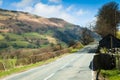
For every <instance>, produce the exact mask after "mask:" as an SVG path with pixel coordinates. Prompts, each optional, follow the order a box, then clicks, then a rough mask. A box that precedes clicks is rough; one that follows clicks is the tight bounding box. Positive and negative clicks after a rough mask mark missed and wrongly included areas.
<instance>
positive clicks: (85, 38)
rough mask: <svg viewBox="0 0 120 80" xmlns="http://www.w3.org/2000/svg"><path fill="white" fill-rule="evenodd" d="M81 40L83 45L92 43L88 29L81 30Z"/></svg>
mask: <svg viewBox="0 0 120 80" xmlns="http://www.w3.org/2000/svg"><path fill="white" fill-rule="evenodd" d="M81 40H82V43H83V44H84V45H87V44H89V43H90V42H93V41H94V39H93V37H92V34H91V31H90V30H89V29H88V28H83V31H82V36H81Z"/></svg>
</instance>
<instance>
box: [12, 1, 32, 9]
mask: <svg viewBox="0 0 120 80" xmlns="http://www.w3.org/2000/svg"><path fill="white" fill-rule="evenodd" d="M33 1H34V0H21V1H20V2H14V3H13V4H12V5H13V6H16V7H18V8H21V7H22V8H23V7H26V6H29V5H31V4H32V3H33Z"/></svg>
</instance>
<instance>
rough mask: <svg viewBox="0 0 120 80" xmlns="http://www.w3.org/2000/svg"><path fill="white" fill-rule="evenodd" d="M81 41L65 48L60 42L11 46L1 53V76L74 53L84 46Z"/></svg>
mask: <svg viewBox="0 0 120 80" xmlns="http://www.w3.org/2000/svg"><path fill="white" fill-rule="evenodd" d="M83 47H84V46H83V45H82V44H81V43H76V44H74V45H71V46H70V47H69V48H63V47H62V46H61V45H60V44H57V45H54V46H53V47H47V48H39V49H17V50H16V49H13V48H9V49H8V50H7V52H6V51H2V52H1V53H0V77H1V78H2V77H4V76H7V75H10V74H13V73H17V72H21V71H25V70H28V69H30V68H33V67H36V66H40V65H43V64H47V63H49V62H51V61H55V60H56V59H57V58H59V57H61V56H62V55H65V54H67V53H73V52H76V51H78V50H79V49H81V48H83Z"/></svg>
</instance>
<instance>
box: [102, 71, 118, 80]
mask: <svg viewBox="0 0 120 80" xmlns="http://www.w3.org/2000/svg"><path fill="white" fill-rule="evenodd" d="M101 73H102V75H103V76H105V77H106V78H107V79H108V80H120V71H119V70H116V69H114V70H102V71H101Z"/></svg>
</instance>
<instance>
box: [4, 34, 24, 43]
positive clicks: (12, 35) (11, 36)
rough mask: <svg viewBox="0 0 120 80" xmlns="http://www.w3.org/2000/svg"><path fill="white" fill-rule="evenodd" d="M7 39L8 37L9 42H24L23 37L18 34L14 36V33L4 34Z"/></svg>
mask: <svg viewBox="0 0 120 80" xmlns="http://www.w3.org/2000/svg"><path fill="white" fill-rule="evenodd" d="M3 35H4V36H5V37H8V38H9V40H13V41H16V40H17V41H20V40H24V38H23V37H22V36H21V35H17V34H13V33H4V34H3Z"/></svg>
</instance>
